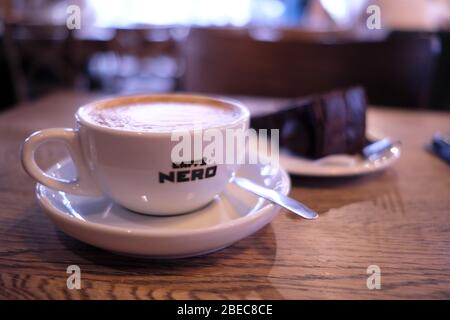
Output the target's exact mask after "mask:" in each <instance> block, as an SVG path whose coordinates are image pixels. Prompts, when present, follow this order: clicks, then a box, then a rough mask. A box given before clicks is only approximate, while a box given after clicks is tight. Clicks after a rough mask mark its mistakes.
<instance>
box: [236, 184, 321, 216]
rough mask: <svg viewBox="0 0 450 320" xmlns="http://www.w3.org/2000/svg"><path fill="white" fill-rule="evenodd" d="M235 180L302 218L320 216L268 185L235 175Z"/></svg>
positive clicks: (246, 188)
mask: <svg viewBox="0 0 450 320" xmlns="http://www.w3.org/2000/svg"><path fill="white" fill-rule="evenodd" d="M233 182H234V183H235V184H236V185H238V186H239V187H241V188H243V189H245V190H247V191H250V192H253V193H254V194H256V195H258V196H260V197H262V198H264V199H267V200H269V201H272V202H273V203H276V204H278V205H279V206H281V207H283V208H285V209H287V210H289V211H291V212H293V213H295V214H297V215H299V216H300V217H302V218H305V219H309V220H310V219H316V218H318V217H319V215H318V214H317V212H315V211H313V210H311V209H310V208H308V207H306V206H305V205H303V204H301V203H300V202H298V201H297V200H294V199H292V198H289V197H288V196H285V195H284V194H281V193H279V192H276V191H275V190H272V189H268V188H266V187H262V186H260V185H258V184H256V183H254V182H252V181H250V180H248V179H245V178H241V177H234V179H233Z"/></svg>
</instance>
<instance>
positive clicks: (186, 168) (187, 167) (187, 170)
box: [159, 158, 217, 183]
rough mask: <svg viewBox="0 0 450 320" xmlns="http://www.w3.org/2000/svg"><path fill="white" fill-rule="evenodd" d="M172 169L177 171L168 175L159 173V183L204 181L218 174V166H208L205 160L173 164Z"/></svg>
mask: <svg viewBox="0 0 450 320" xmlns="http://www.w3.org/2000/svg"><path fill="white" fill-rule="evenodd" d="M172 169H175V170H172V171H170V172H167V173H164V172H159V183H165V182H166V181H169V182H173V183H177V182H188V181H195V180H203V179H208V178H212V177H214V176H215V175H216V172H217V166H207V162H206V159H205V158H203V159H201V160H192V161H190V162H187V163H185V162H181V163H172Z"/></svg>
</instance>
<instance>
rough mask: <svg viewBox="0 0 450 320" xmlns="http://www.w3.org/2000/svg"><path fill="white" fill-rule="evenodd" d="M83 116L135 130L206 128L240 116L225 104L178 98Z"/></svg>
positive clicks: (107, 108) (97, 110) (93, 111)
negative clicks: (183, 100) (180, 99)
mask: <svg viewBox="0 0 450 320" xmlns="http://www.w3.org/2000/svg"><path fill="white" fill-rule="evenodd" d="M85 115H86V117H85V118H87V119H88V120H89V121H90V122H93V123H95V124H97V125H100V126H103V127H108V128H114V129H121V130H125V131H138V132H170V131H174V130H180V131H181V130H190V129H194V128H195V127H201V128H209V127H216V126H220V125H221V124H227V123H230V122H232V121H233V120H234V119H237V118H238V117H239V116H240V113H239V111H238V110H236V109H234V108H233V107H232V106H228V105H208V104H203V103H196V102H182V101H152V102H140V103H135V104H124V105H116V106H101V107H95V108H92V109H91V110H87V112H86V114H85Z"/></svg>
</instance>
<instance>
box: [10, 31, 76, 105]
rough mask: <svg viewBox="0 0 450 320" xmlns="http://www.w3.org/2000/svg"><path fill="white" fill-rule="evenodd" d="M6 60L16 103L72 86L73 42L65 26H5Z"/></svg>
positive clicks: (73, 72) (73, 66)
mask: <svg viewBox="0 0 450 320" xmlns="http://www.w3.org/2000/svg"><path fill="white" fill-rule="evenodd" d="M4 34H5V44H4V48H5V51H6V52H7V59H8V64H9V66H10V69H11V71H12V74H13V77H12V79H13V86H14V92H15V95H16V100H17V101H18V102H20V101H22V100H25V99H28V98H33V97H37V96H39V95H42V94H45V93H48V92H50V91H52V90H54V89H58V88H69V87H73V86H74V85H75V82H76V80H77V77H78V75H79V69H78V68H77V66H75V65H74V63H73V61H72V60H73V59H72V58H73V52H72V51H73V50H72V47H73V41H72V35H71V32H70V30H68V29H67V28H66V26H63V25H61V26H56V25H40V24H26V23H10V24H6V25H5V32H4Z"/></svg>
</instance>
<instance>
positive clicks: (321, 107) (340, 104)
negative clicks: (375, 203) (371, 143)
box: [251, 87, 366, 158]
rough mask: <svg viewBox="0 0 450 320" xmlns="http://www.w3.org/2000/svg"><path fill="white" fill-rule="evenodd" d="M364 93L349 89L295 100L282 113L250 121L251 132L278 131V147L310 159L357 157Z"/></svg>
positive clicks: (362, 133) (361, 140) (362, 127)
mask: <svg viewBox="0 0 450 320" xmlns="http://www.w3.org/2000/svg"><path fill="white" fill-rule="evenodd" d="M365 117H366V98H365V92H364V89H363V88H361V87H352V88H348V89H346V90H335V91H332V92H328V93H326V94H322V95H317V96H311V97H307V98H303V99H295V100H293V101H292V102H291V103H290V104H289V105H288V106H286V107H285V108H283V109H282V110H280V111H278V112H276V113H272V114H268V115H263V116H257V117H252V119H251V126H252V127H253V128H255V129H263V128H265V129H280V137H281V140H280V144H281V146H282V147H286V148H288V149H289V150H290V151H291V152H293V153H297V154H299V155H302V156H306V157H311V158H321V157H324V156H326V155H330V154H336V153H350V154H352V153H357V152H360V151H361V149H362V148H363V147H364V144H365V141H366V138H365V128H366V120H365Z"/></svg>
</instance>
